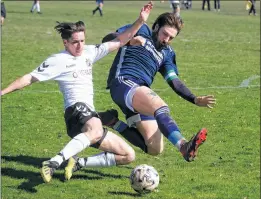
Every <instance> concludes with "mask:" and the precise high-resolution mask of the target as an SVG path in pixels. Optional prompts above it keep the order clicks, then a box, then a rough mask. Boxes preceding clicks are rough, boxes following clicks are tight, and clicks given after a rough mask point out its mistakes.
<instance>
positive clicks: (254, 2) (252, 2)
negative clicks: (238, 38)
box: [248, 0, 256, 16]
mask: <svg viewBox="0 0 261 199" xmlns="http://www.w3.org/2000/svg"><path fill="white" fill-rule="evenodd" d="M248 1H249V2H251V6H250V9H249V12H248V15H251V14H252V12H253V14H254V15H255V16H256V5H255V4H256V0H248Z"/></svg>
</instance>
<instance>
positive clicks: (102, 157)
mask: <svg viewBox="0 0 261 199" xmlns="http://www.w3.org/2000/svg"><path fill="white" fill-rule="evenodd" d="M94 147H95V148H98V149H100V150H102V151H104V152H102V153H99V154H96V155H94V156H91V157H85V158H78V157H71V158H70V159H69V162H68V164H67V166H66V168H65V179H66V180H69V179H70V178H71V177H72V174H73V172H75V171H77V170H79V169H81V168H88V167H111V166H115V165H125V164H129V163H131V162H132V161H134V159H135V152H134V150H133V149H132V148H131V147H130V146H129V145H128V144H127V143H126V142H125V141H124V140H123V139H122V138H121V137H119V136H117V135H116V134H114V133H112V132H110V131H108V132H107V133H106V135H105V136H104V137H103V139H101V140H100V141H99V142H98V144H95V146H94Z"/></svg>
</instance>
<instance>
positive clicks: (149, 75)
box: [107, 24, 178, 88]
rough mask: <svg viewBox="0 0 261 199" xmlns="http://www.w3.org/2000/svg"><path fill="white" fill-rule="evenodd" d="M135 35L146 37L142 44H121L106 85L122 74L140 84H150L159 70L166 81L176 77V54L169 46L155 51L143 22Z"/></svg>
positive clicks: (124, 28)
mask: <svg viewBox="0 0 261 199" xmlns="http://www.w3.org/2000/svg"><path fill="white" fill-rule="evenodd" d="M129 26H131V25H126V26H123V27H121V28H119V29H118V30H117V32H119V33H121V32H123V31H124V30H126V29H127V28H128V27H129ZM135 36H142V37H143V38H145V39H146V42H145V45H144V46H123V47H121V48H120V49H119V51H118V53H117V55H116V57H115V58H114V61H113V64H112V67H111V69H110V74H109V77H108V80H107V87H108V88H109V86H110V82H111V81H112V80H113V79H114V78H116V77H118V76H124V77H127V78H128V77H129V78H132V79H137V80H139V82H140V83H141V84H142V85H146V86H150V85H151V84H152V82H153V80H154V77H155V75H156V73H157V72H160V73H161V74H162V76H163V77H164V78H165V80H166V81H171V80H172V79H174V78H177V75H178V70H177V66H176V58H175V57H176V56H175V53H174V51H173V50H172V48H171V47H170V46H166V47H164V48H163V49H162V50H160V51H157V50H156V48H155V46H154V42H153V40H152V32H151V30H150V28H149V27H148V26H147V25H146V24H144V25H143V26H142V27H141V28H140V29H139V31H138V32H137V34H136V35H135Z"/></svg>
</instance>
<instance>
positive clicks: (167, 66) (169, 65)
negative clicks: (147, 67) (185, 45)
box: [159, 50, 179, 82]
mask: <svg viewBox="0 0 261 199" xmlns="http://www.w3.org/2000/svg"><path fill="white" fill-rule="evenodd" d="M159 72H160V73H161V75H162V76H163V77H164V79H165V80H166V81H167V82H170V81H172V80H173V79H175V78H178V75H179V73H178V68H177V65H176V55H175V53H174V52H173V51H172V50H171V51H170V52H169V53H168V54H167V55H166V56H165V60H164V62H163V65H162V66H161V67H160V70H159Z"/></svg>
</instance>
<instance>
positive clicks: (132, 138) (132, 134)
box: [120, 127, 148, 153]
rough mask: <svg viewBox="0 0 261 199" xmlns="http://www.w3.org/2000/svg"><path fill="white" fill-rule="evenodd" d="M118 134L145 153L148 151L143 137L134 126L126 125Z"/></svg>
mask: <svg viewBox="0 0 261 199" xmlns="http://www.w3.org/2000/svg"><path fill="white" fill-rule="evenodd" d="M120 134H121V135H122V136H123V137H124V138H125V139H126V140H128V141H129V142H130V143H131V144H133V145H134V146H136V147H139V148H140V149H141V150H142V151H144V152H145V153H147V152H148V148H147V145H146V144H145V141H144V138H143V137H142V135H141V134H140V132H139V131H138V130H137V129H136V128H133V127H127V128H126V129H125V130H124V131H122V132H120Z"/></svg>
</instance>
